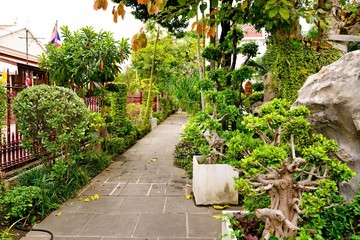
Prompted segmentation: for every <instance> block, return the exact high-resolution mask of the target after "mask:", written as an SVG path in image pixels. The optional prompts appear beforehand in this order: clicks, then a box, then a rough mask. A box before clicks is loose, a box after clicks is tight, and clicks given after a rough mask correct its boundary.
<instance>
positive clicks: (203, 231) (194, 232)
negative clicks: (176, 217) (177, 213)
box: [187, 213, 221, 238]
mask: <svg viewBox="0 0 360 240" xmlns="http://www.w3.org/2000/svg"><path fill="white" fill-rule="evenodd" d="M187 217H188V223H189V232H188V233H189V237H209V238H219V237H220V236H219V234H220V232H221V219H215V218H212V217H211V216H210V215H206V214H190V213H189V214H187Z"/></svg>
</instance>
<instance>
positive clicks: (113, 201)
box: [58, 196, 125, 214]
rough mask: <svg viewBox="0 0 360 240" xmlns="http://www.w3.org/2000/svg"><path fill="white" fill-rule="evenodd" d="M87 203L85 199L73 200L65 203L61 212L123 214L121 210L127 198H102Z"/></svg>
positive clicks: (60, 209)
mask: <svg viewBox="0 0 360 240" xmlns="http://www.w3.org/2000/svg"><path fill="white" fill-rule="evenodd" d="M89 199H90V201H89V202H85V198H84V197H82V198H73V199H70V200H68V201H67V202H65V203H64V204H63V205H62V206H61V207H60V208H59V209H58V211H59V212H82V213H113V214H117V213H121V211H120V210H119V209H120V207H121V205H122V204H123V202H124V201H125V197H115V196H100V197H99V199H97V200H91V198H89Z"/></svg>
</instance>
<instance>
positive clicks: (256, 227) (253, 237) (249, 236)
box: [221, 210, 264, 240]
mask: <svg viewBox="0 0 360 240" xmlns="http://www.w3.org/2000/svg"><path fill="white" fill-rule="evenodd" d="M263 229H264V223H263V222H262V221H261V220H260V219H258V218H257V217H256V216H255V214H254V213H251V212H249V211H227V210H225V211H222V224H221V240H242V239H246V240H257V239H261V233H262V231H263Z"/></svg>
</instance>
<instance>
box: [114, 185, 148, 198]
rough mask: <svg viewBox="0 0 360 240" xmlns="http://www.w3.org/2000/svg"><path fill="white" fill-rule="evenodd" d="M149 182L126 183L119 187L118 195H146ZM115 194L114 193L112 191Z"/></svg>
mask: <svg viewBox="0 0 360 240" xmlns="http://www.w3.org/2000/svg"><path fill="white" fill-rule="evenodd" d="M150 187H151V183H128V184H126V185H124V186H123V187H122V188H121V191H119V193H118V194H117V195H120V196H147V195H148V193H149V191H150ZM114 194H115V193H114Z"/></svg>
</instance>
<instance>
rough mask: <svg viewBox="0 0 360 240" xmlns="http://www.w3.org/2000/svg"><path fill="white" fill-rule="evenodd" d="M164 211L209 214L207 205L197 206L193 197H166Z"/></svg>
mask: <svg viewBox="0 0 360 240" xmlns="http://www.w3.org/2000/svg"><path fill="white" fill-rule="evenodd" d="M164 213H203V214H209V209H208V208H207V207H197V206H196V205H195V204H194V200H193V199H186V197H185V196H181V197H167V198H166V202H165V211H164Z"/></svg>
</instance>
